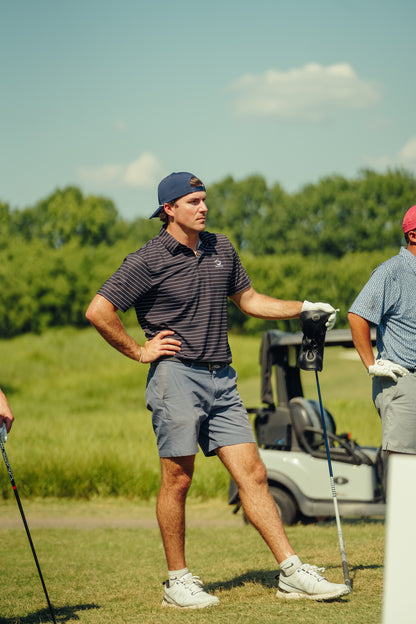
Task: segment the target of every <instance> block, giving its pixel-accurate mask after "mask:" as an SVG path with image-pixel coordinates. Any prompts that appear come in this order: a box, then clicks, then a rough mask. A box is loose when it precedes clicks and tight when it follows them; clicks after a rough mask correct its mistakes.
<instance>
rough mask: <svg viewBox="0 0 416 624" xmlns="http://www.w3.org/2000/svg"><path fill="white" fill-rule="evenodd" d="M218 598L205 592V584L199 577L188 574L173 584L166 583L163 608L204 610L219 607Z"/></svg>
mask: <svg viewBox="0 0 416 624" xmlns="http://www.w3.org/2000/svg"><path fill="white" fill-rule="evenodd" d="M219 604H220V601H219V600H218V598H217V597H216V596H211V595H210V594H207V592H205V591H204V590H203V583H202V581H201V579H200V578H199V576H193V575H192V573H191V572H188V573H187V574H185V575H184V576H182V577H181V578H179V579H176V581H174V582H173V583H172V582H171V583H169V581H166V582H165V595H164V596H163V602H162V607H181V608H182V609H204V607H213V606H215V605H219Z"/></svg>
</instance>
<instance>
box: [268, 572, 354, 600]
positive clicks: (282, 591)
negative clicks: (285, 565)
mask: <svg viewBox="0 0 416 624" xmlns="http://www.w3.org/2000/svg"><path fill="white" fill-rule="evenodd" d="M318 571H319V572H324V571H325V568H318V567H317V566H312V565H309V564H308V563H304V564H303V565H301V566H300V567H299V568H298V569H297V570H295V571H294V572H293V574H291V575H290V576H285V575H284V573H283V572H280V574H279V588H278V590H277V594H276V596H278V597H279V598H290V599H292V600H293V599H297V598H308V599H309V600H333V599H334V598H340V597H341V596H345V595H346V594H349V593H350V590H349V589H348V587H347V586H346V585H344V584H338V583H330V582H329V581H327V579H326V578H325V577H324V576H321V575H320V574H318Z"/></svg>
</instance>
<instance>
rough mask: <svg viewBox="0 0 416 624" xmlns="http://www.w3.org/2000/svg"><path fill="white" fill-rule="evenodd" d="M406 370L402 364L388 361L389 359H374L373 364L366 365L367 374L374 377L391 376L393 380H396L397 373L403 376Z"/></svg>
mask: <svg viewBox="0 0 416 624" xmlns="http://www.w3.org/2000/svg"><path fill="white" fill-rule="evenodd" d="M407 373H408V371H407V369H406V368H404V366H401V365H400V364H395V363H394V362H390V360H376V363H375V364H372V365H371V366H369V367H368V374H369V375H374V376H375V377H391V379H393V381H397V375H400V377H402V376H403V377H404V376H405V375H407Z"/></svg>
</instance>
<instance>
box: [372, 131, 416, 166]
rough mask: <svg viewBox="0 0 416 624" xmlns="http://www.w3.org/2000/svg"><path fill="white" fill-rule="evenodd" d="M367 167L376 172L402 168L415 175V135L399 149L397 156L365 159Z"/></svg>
mask: <svg viewBox="0 0 416 624" xmlns="http://www.w3.org/2000/svg"><path fill="white" fill-rule="evenodd" d="M367 163H368V166H369V167H371V168H372V169H376V170H385V169H396V168H400V167H403V168H404V169H407V170H408V171H412V172H414V173H416V135H414V136H411V137H410V139H409V140H408V141H406V143H405V144H404V145H403V146H402V147H401V148H400V149H399V151H398V152H397V154H393V155H386V154H384V155H382V156H377V157H375V158H371V157H367Z"/></svg>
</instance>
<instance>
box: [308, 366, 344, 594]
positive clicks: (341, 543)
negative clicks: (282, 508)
mask: <svg viewBox="0 0 416 624" xmlns="http://www.w3.org/2000/svg"><path fill="white" fill-rule="evenodd" d="M315 379H316V387H317V389H318V398H319V409H320V412H321V420H322V428H323V431H324V440H325V448H326V455H327V458H328V469H329V481H330V484H331V493H332V500H333V502H334V509H335V519H336V523H337V531H338V542H339V550H340V554H341V563H342V572H343V574H344V583H345V585H346V586H347V587H348V589H349V590H350V592H352V583H351V579H350V572H349V569H348V561H347V553H346V552H345V543H344V535H343V533H342V528H341V519H340V516H339V509H338V499H337V493H336V489H335V482H334V474H333V472H332V462H331V453H330V450H329V444H328V435H327V432H326V424H325V416H324V408H323V405H322V398H321V388H320V386H319V379H318V371H315Z"/></svg>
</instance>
